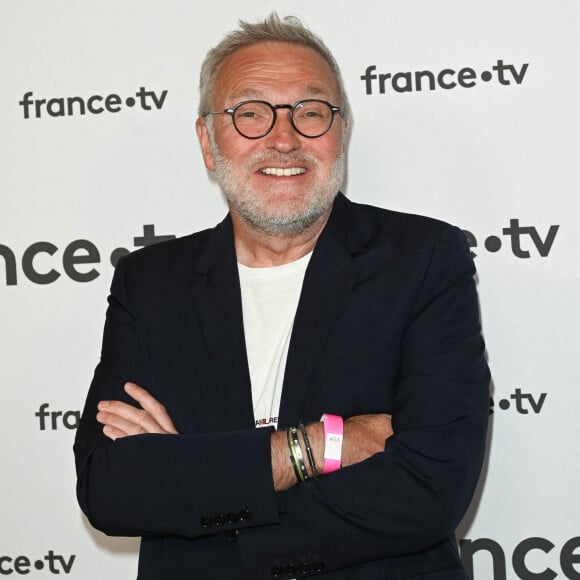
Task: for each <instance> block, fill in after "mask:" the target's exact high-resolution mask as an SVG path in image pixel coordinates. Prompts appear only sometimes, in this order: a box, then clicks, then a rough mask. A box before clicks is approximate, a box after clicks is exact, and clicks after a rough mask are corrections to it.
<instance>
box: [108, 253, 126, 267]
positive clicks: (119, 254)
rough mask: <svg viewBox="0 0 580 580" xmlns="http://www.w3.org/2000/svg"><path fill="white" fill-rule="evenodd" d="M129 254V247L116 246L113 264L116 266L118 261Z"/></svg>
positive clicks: (112, 257)
mask: <svg viewBox="0 0 580 580" xmlns="http://www.w3.org/2000/svg"><path fill="white" fill-rule="evenodd" d="M127 254H129V250H128V249H127V248H116V249H115V250H113V251H112V252H111V265H112V266H113V267H115V266H116V265H117V262H118V261H119V260H120V259H121V258H122V257H123V256H126V255H127Z"/></svg>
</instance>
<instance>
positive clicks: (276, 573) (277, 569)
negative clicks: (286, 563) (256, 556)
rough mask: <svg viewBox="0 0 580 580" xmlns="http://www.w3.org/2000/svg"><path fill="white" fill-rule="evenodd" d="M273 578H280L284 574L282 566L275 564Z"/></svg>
mask: <svg viewBox="0 0 580 580" xmlns="http://www.w3.org/2000/svg"><path fill="white" fill-rule="evenodd" d="M271 572H272V576H274V578H278V576H280V575H281V574H282V572H284V569H283V568H282V566H280V564H274V565H273V566H272V570H271Z"/></svg>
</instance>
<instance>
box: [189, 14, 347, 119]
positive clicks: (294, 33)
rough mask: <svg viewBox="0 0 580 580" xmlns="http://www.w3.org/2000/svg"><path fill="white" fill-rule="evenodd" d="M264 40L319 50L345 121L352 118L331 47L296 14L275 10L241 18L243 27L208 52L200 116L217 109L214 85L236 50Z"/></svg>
mask: <svg viewBox="0 0 580 580" xmlns="http://www.w3.org/2000/svg"><path fill="white" fill-rule="evenodd" d="M261 42H285V43H288V44H296V45H299V46H305V47H307V48H311V49H313V50H315V51H316V52H317V53H318V54H320V55H321V56H322V58H324V60H325V61H326V62H327V63H328V66H329V67H330V70H331V71H332V73H333V75H334V78H335V79H336V84H337V86H338V92H339V98H340V101H341V102H340V104H339V106H340V108H341V114H342V117H343V119H344V121H347V122H348V121H349V120H350V105H349V103H348V98H347V96H346V91H345V90H344V84H343V82H342V75H341V74H340V68H339V66H338V64H337V62H336V60H335V58H334V56H332V53H331V52H330V50H329V49H328V47H327V46H326V45H325V44H324V42H323V41H322V39H321V38H319V37H318V36H316V35H315V34H314V33H313V32H311V31H310V30H309V29H308V28H306V27H305V26H304V25H303V24H302V22H301V21H300V20H299V19H298V18H297V17H296V16H286V17H285V18H284V19H281V18H280V17H279V16H278V14H277V13H276V12H272V13H271V14H270V15H269V16H268V18H266V20H264V21H263V22H256V23H253V22H245V21H243V20H240V21H239V28H238V29H237V30H233V31H231V32H230V33H229V34H227V35H226V36H225V37H224V39H223V40H222V41H221V42H220V43H219V44H218V45H217V46H215V47H214V48H212V49H211V50H210V51H209V52H208V53H207V55H206V57H205V60H204V61H203V65H202V67H201V73H200V75H199V109H198V114H199V115H200V116H202V115H204V114H205V113H208V112H209V111H212V110H213V106H212V105H213V88H214V83H215V79H216V75H217V72H218V70H219V68H220V65H221V64H222V63H223V61H224V60H225V59H226V58H227V57H228V56H229V55H230V54H232V53H234V52H235V51H236V50H239V49H240V48H244V47H246V46H251V45H254V44H259V43H261Z"/></svg>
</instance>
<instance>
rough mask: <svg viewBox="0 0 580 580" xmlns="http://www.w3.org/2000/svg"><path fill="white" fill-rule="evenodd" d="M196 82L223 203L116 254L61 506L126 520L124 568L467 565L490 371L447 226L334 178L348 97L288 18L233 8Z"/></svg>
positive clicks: (449, 575)
mask: <svg viewBox="0 0 580 580" xmlns="http://www.w3.org/2000/svg"><path fill="white" fill-rule="evenodd" d="M200 91H201V95H200V110H199V113H200V114H199V118H198V120H197V125H196V128H197V134H198V137H199V140H200V144H201V149H202V153H203V157H204V161H205V165H206V167H207V169H208V170H209V171H210V172H213V173H215V176H216V178H217V180H218V182H219V183H220V185H221V187H222V189H223V192H224V194H225V196H226V199H227V202H228V206H229V210H230V211H229V214H228V216H227V217H226V218H225V219H224V221H223V222H221V223H220V224H219V225H218V226H216V227H215V228H214V229H212V230H206V231H203V232H199V233H196V234H193V235H191V236H188V237H185V238H181V239H178V240H172V241H170V242H165V243H161V244H158V245H156V246H151V247H149V248H145V249H143V250H141V251H139V252H136V253H134V254H132V255H130V256H128V257H126V258H124V259H122V260H121V261H120V262H119V265H118V267H117V269H116V272H115V277H114V280H113V284H112V288H111V295H110V297H109V309H108V311H107V320H106V324H105V331H104V338H103V349H102V354H101V360H100V363H99V365H98V366H97V369H96V371H95V376H94V379H93V382H92V385H91V388H90V390H89V394H88V397H87V402H86V405H85V409H84V412H83V416H82V419H81V421H80V426H79V430H78V434H77V439H76V441H75V454H76V462H77V473H78V487H77V490H78V497H79V502H80V504H81V507H82V508H83V510H84V512H85V513H86V514H87V516H88V518H89V520H90V521H91V523H92V524H93V525H94V526H95V527H97V528H98V529H101V530H103V531H104V532H105V533H108V534H113V535H139V536H142V542H141V551H140V559H139V576H138V577H139V579H141V580H145V579H148V580H149V579H150V580H160V579H170V580H179V579H181V578H183V579H185V578H188V579H189V578H199V579H214V578H215V579H219V580H223V579H234V578H239V579H243V580H247V579H256V580H259V579H266V578H296V577H302V576H309V575H320V576H321V577H324V578H329V579H330V578H332V579H336V580H339V579H343V580H346V579H355V578H356V579H368V580H374V579H376V580H378V579H384V578H388V579H390V580H403V579H412V578H417V579H419V578H420V579H422V580H428V579H429V580H456V579H457V580H458V579H461V580H464V579H466V578H467V576H466V575H465V572H464V571H463V569H462V567H461V563H460V561H459V557H458V554H457V548H456V545H455V540H454V530H455V527H456V526H457V524H458V523H459V521H460V520H461V518H462V516H463V514H464V513H465V510H466V509H467V507H468V505H469V502H470V500H471V496H472V493H473V490H474V488H475V485H476V482H477V478H478V475H479V470H480V467H481V462H482V457H483V451H484V442H485V433H486V425H487V412H488V384H489V372H488V369H487V365H486V363H485V358H484V347H483V342H482V339H481V336H480V325H479V319H478V306H477V297H476V293H475V286H474V281H473V274H474V268H473V262H472V260H471V258H470V255H469V250H468V248H467V244H466V241H465V239H464V236H463V234H462V233H461V231H460V230H458V229H457V228H454V227H452V226H449V225H447V224H445V223H442V222H438V221H435V220H431V219H428V218H423V217H418V216H410V215H404V214H399V213H395V212H390V211H387V210H382V209H378V208H373V207H370V206H363V205H358V204H355V203H353V202H350V201H348V200H347V199H346V198H345V197H344V196H343V195H342V194H341V193H339V187H340V185H341V182H342V180H343V174H344V165H345V161H344V159H345V143H346V137H347V134H348V130H349V124H350V109H349V105H348V101H347V97H346V94H345V91H344V88H343V84H342V79H341V76H340V72H339V69H338V66H337V64H336V62H335V60H334V58H333V57H332V55H331V53H330V52H329V51H328V49H327V48H326V46H325V45H324V44H323V43H322V41H321V40H320V39H319V38H318V37H316V36H315V35H313V34H312V33H311V32H310V31H309V30H308V29H306V28H305V27H304V26H303V25H302V24H301V23H300V22H299V21H298V20H297V19H295V18H286V19H284V20H280V19H279V18H278V16H277V15H275V14H273V15H271V16H270V17H269V18H268V19H267V20H266V21H265V22H262V23H256V24H251V23H243V22H242V23H240V29H238V30H236V31H234V32H232V33H230V34H228V35H227V36H226V37H225V38H224V40H223V41H222V42H221V43H220V44H219V45H217V46H216V47H215V48H214V49H212V50H211V51H210V52H209V53H208V55H207V57H206V60H205V62H204V65H203V68H202V71H201V82H200ZM261 427H266V428H261Z"/></svg>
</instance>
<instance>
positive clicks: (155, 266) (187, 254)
mask: <svg viewBox="0 0 580 580" xmlns="http://www.w3.org/2000/svg"><path fill="white" fill-rule="evenodd" d="M227 221H228V218H226V220H224V221H223V222H221V223H220V224H218V225H217V226H215V227H213V228H208V229H205V230H201V231H199V232H195V233H192V234H189V235H187V236H181V237H178V238H175V239H173V240H167V241H164V242H160V243H157V244H153V245H151V246H147V247H145V248H141V249H139V250H136V251H135V252H131V253H130V254H128V255H127V256H124V257H123V258H121V260H119V263H118V264H117V267H118V268H119V267H121V269H123V270H124V271H125V272H126V273H127V274H128V275H129V276H131V277H133V276H135V277H137V278H141V277H142V276H148V277H150V276H153V277H166V276H170V275H172V274H173V273H175V271H176V270H177V271H179V270H183V269H188V270H190V271H196V270H200V269H201V270H203V268H204V266H203V264H204V263H205V262H207V260H208V256H213V255H215V254H218V253H220V252H221V251H223V250H224V248H226V247H227V240H228V235H227ZM209 259H210V260H211V258H209Z"/></svg>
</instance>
